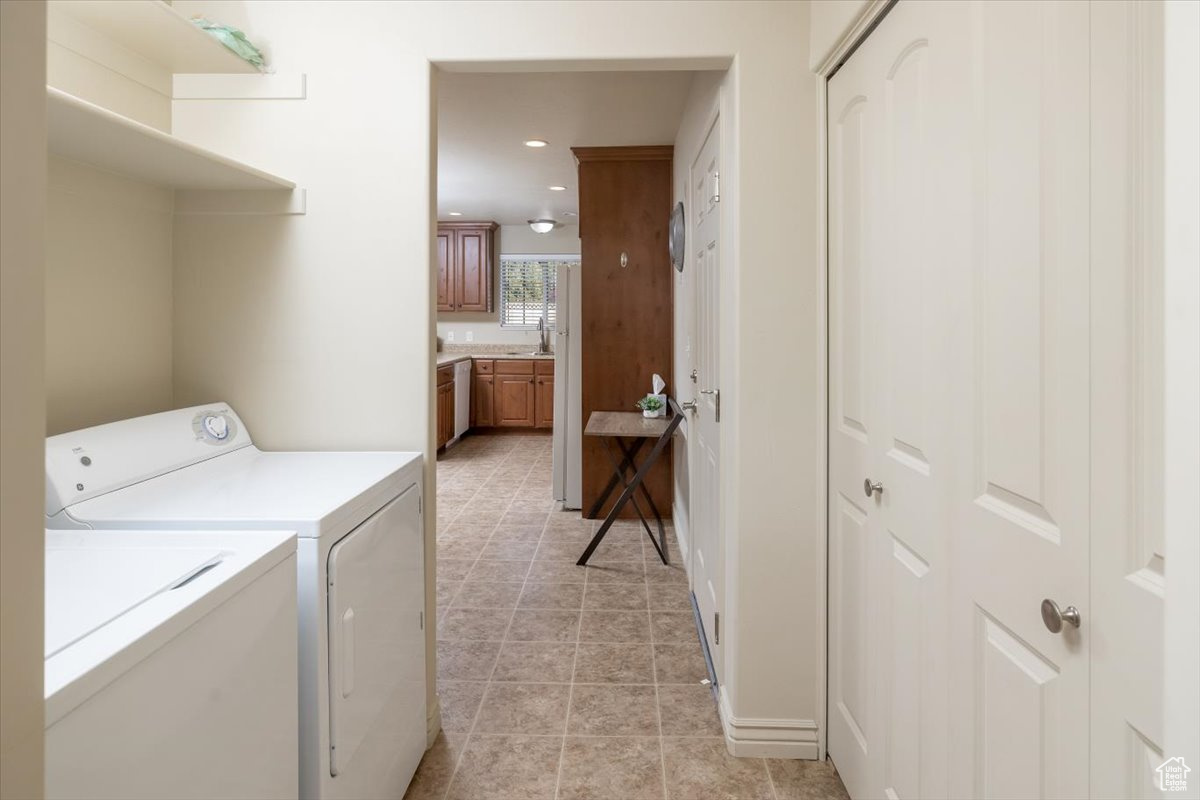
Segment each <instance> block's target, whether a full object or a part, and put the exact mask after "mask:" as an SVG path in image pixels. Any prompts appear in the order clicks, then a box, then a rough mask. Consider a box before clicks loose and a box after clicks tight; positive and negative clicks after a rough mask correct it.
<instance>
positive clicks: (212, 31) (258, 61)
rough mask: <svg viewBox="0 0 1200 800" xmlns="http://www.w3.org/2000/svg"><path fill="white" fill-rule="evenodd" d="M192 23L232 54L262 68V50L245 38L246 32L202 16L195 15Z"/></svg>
mask: <svg viewBox="0 0 1200 800" xmlns="http://www.w3.org/2000/svg"><path fill="white" fill-rule="evenodd" d="M192 23H193V24H194V25H196V26H197V27H198V28H200V29H201V30H203V31H205V32H206V33H208V35H209V36H211V37H213V38H214V39H216V40H217V41H218V42H220V43H221V44H223V45H225V46H226V47H228V48H229V49H230V50H232V51H233V54H234V55H236V56H237V57H238V58H240V59H242V60H243V61H245V62H247V63H248V64H253V65H254V66H255V67H258V69H260V70H261V69H262V68H263V65H264V63H265V62H264V61H263V55H262V52H261V51H259V49H258V48H257V47H255V46H254V45H253V44H251V43H250V40H249V39H247V38H246V34H244V33H242V32H241V31H239V30H238V29H237V28H231V27H230V26H228V25H218V24H217V23H215V22H210V21H209V20H207V19H205V18H204V17H195V18H194V19H192Z"/></svg>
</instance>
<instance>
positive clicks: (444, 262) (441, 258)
mask: <svg viewBox="0 0 1200 800" xmlns="http://www.w3.org/2000/svg"><path fill="white" fill-rule="evenodd" d="M437 257H438V273H437V310H438V311H453V310H454V271H455V270H454V264H453V261H454V231H448V230H442V229H440V228H439V229H438V235H437Z"/></svg>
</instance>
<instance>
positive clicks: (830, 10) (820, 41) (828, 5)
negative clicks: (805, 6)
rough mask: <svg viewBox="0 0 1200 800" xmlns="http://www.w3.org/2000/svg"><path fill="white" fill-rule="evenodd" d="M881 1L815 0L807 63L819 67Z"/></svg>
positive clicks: (812, 4)
mask: <svg viewBox="0 0 1200 800" xmlns="http://www.w3.org/2000/svg"><path fill="white" fill-rule="evenodd" d="M875 2H879V0H812V2H811V3H810V10H809V14H810V16H811V23H810V24H809V28H808V33H809V45H808V65H809V66H810V67H812V68H814V69H815V68H816V67H817V66H818V65H819V64H820V63H821V62H822V61H824V60H825V58H826V57H827V56H828V55H829V54H830V52H832V51H833V48H834V47H835V46H836V45H837V43H838V42H840V41H841V40H842V37H844V36H845V35H846V34H847V32H849V30H850V28H851V27H852V26H853V25H854V24H855V23H857V22H858V20H859V19H861V18H862V15H863V13H864V12H865V11H866V10H867V8H868V7H869V6H871V5H872V3H875Z"/></svg>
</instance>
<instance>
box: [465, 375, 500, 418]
mask: <svg viewBox="0 0 1200 800" xmlns="http://www.w3.org/2000/svg"><path fill="white" fill-rule="evenodd" d="M471 416H472V422H471V424H472V425H478V426H479V427H481V428H490V427H491V426H493V425H495V424H496V423H495V420H494V419H493V415H492V376H491V375H476V376H475V380H474V385H473V386H472V387H471Z"/></svg>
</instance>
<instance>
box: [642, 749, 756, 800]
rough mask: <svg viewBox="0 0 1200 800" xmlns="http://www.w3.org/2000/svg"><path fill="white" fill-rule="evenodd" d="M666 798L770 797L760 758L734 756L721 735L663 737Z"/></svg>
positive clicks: (749, 799)
mask: <svg viewBox="0 0 1200 800" xmlns="http://www.w3.org/2000/svg"><path fill="white" fill-rule="evenodd" d="M662 744H663V765H664V766H665V767H666V782H667V797H669V798H671V800H701V799H702V800H771V796H772V792H771V781H770V779H769V778H768V777H767V767H766V764H764V763H763V760H762V759H761V758H734V757H733V756H731V755H729V751H728V750H726V749H725V740H724V739H723V738H712V739H696V738H691V739H680V738H674V737H663V740H662Z"/></svg>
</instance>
